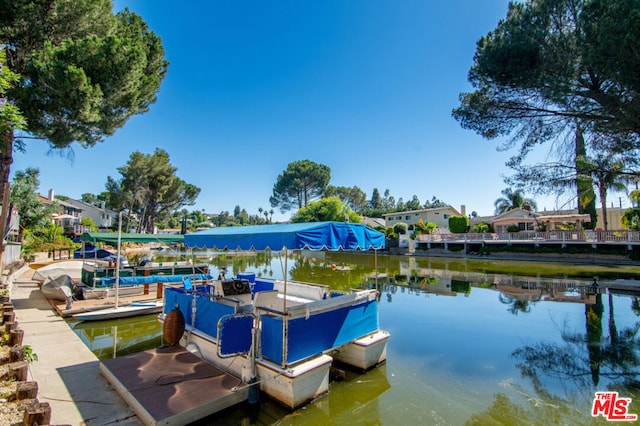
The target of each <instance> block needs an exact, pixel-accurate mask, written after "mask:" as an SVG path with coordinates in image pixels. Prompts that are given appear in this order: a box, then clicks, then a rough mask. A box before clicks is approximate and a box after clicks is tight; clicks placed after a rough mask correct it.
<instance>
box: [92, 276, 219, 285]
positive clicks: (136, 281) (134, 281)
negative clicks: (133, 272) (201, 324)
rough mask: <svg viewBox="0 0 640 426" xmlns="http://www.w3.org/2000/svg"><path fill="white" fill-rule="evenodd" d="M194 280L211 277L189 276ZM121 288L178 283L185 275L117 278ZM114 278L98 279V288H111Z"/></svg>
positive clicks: (209, 277)
mask: <svg viewBox="0 0 640 426" xmlns="http://www.w3.org/2000/svg"><path fill="white" fill-rule="evenodd" d="M189 277H193V278H194V279H196V280H201V281H204V280H210V279H213V276H211V275H209V274H195V275H189ZM119 278H120V281H119V283H120V285H121V286H129V285H140V284H155V283H179V282H182V281H183V280H184V278H185V275H145V276H136V277H119ZM115 282H116V279H115V277H105V278H100V284H99V286H100V287H111V286H113V285H114V284H115Z"/></svg>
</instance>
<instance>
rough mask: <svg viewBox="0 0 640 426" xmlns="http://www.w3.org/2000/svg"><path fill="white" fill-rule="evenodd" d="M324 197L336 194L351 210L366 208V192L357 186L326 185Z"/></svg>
mask: <svg viewBox="0 0 640 426" xmlns="http://www.w3.org/2000/svg"><path fill="white" fill-rule="evenodd" d="M324 195H325V197H332V196H337V197H339V198H340V199H341V200H342V201H343V202H344V203H345V204H346V205H348V206H349V207H350V208H351V209H352V210H353V211H356V212H358V211H362V210H364V209H365V208H367V194H365V192H364V191H363V190H362V189H360V188H359V187H357V186H354V187H352V188H348V187H346V186H333V185H329V186H327V189H326V191H325V194H324Z"/></svg>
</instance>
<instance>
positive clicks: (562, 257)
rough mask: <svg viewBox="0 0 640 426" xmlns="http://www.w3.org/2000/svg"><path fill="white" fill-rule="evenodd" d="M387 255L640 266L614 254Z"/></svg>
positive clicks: (400, 251)
mask: <svg viewBox="0 0 640 426" xmlns="http://www.w3.org/2000/svg"><path fill="white" fill-rule="evenodd" d="M386 253H387V254H390V255H394V256H415V257H440V258H452V259H469V260H512V261H527V262H557V263H563V262H564V263H566V262H570V263H575V264H583V265H587V264H588V265H610V266H616V265H619V266H640V261H636V260H632V259H629V258H628V257H626V256H622V255H613V254H597V253H594V254H574V253H514V252H498V253H489V254H468V253H462V252H452V251H449V250H444V249H431V250H416V251H414V252H409V249H398V248H394V249H391V250H388V251H387V252H386Z"/></svg>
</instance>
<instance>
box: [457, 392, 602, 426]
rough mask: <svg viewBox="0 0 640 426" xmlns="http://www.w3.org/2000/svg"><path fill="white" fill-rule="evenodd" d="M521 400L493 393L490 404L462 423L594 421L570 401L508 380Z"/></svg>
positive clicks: (479, 425)
mask: <svg viewBox="0 0 640 426" xmlns="http://www.w3.org/2000/svg"><path fill="white" fill-rule="evenodd" d="M507 385H508V386H509V387H511V388H512V390H513V391H515V392H516V393H518V394H520V395H521V396H522V399H523V400H524V401H525V404H524V405H519V404H516V403H514V402H513V400H512V399H511V398H510V397H509V396H507V395H505V394H501V393H499V394H496V395H495V397H494V400H493V404H492V405H491V406H490V407H489V408H487V410H486V411H483V412H482V413H477V414H473V415H472V416H471V418H470V419H469V420H467V422H466V423H465V424H466V425H469V426H474V425H478V426H485V425H516V424H518V425H554V424H592V423H597V421H596V420H594V419H592V418H591V416H590V415H589V413H586V412H585V413H582V412H576V410H574V409H572V408H570V407H571V404H569V403H568V402H567V401H564V400H561V399H560V398H557V397H554V396H553V395H550V394H548V393H546V392H542V393H541V394H538V395H536V396H533V395H528V394H526V393H525V392H524V391H522V390H521V389H518V388H516V387H514V385H513V384H510V383H508V384H507Z"/></svg>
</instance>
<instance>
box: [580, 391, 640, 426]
mask: <svg viewBox="0 0 640 426" xmlns="http://www.w3.org/2000/svg"><path fill="white" fill-rule="evenodd" d="M630 404H631V398H620V397H618V392H596V397H595V398H594V399H593V408H592V409H591V416H593V417H598V416H599V415H601V414H602V416H603V417H604V418H605V419H607V420H609V421H614V422H634V421H636V420H638V415H637V414H630V413H629V412H628V410H629V405H630Z"/></svg>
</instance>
